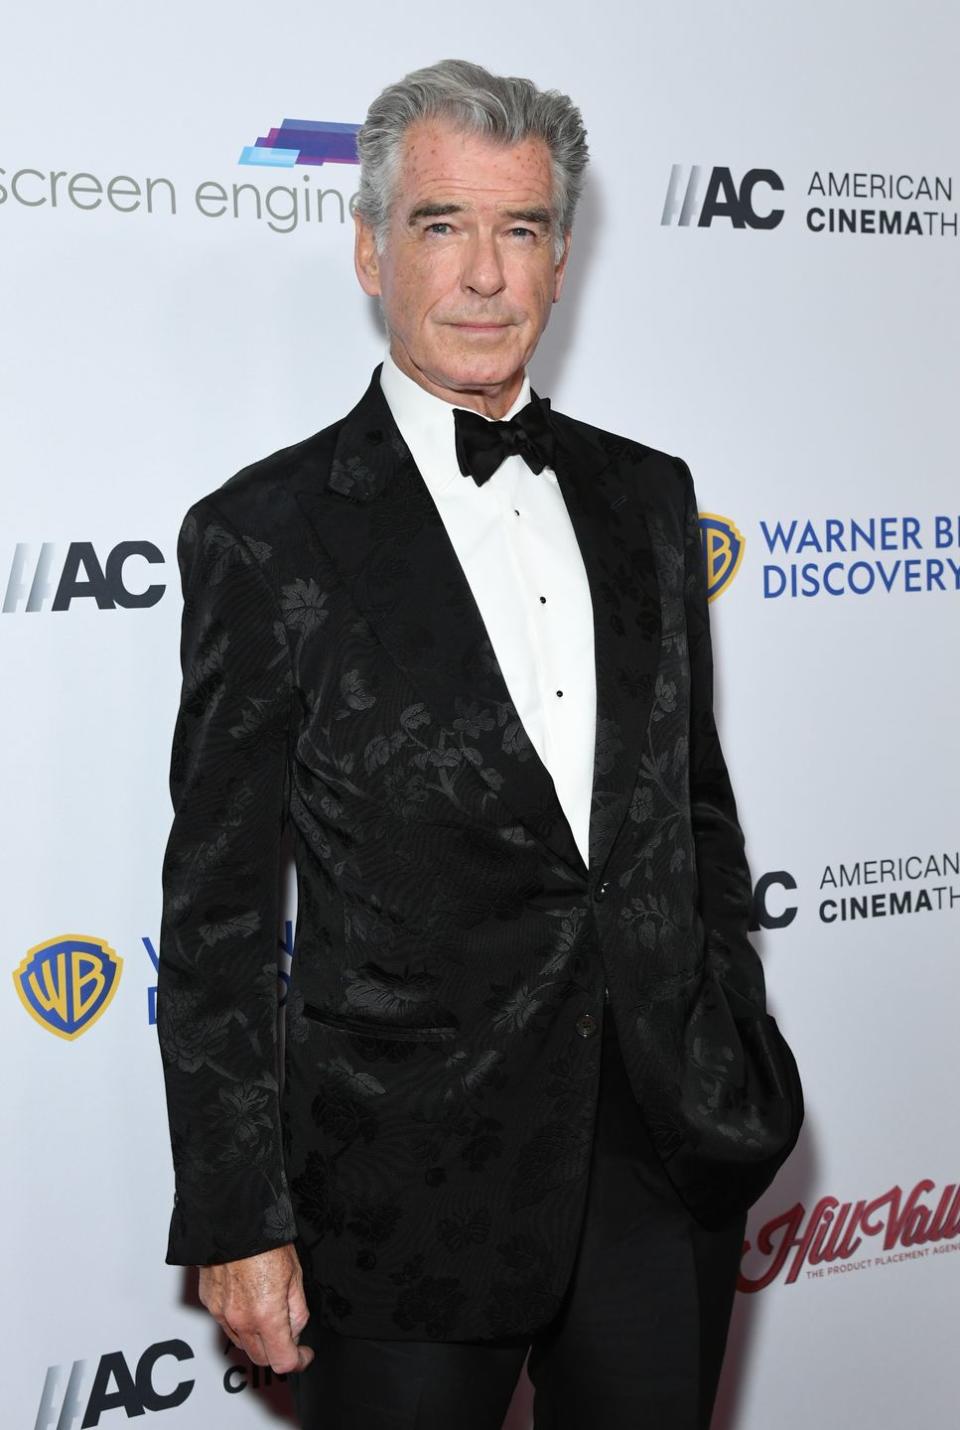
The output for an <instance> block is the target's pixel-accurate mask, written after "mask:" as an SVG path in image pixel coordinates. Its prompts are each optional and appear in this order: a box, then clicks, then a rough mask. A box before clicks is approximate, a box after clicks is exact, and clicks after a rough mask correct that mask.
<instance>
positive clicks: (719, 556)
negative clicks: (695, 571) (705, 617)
mask: <svg viewBox="0 0 960 1430" xmlns="http://www.w3.org/2000/svg"><path fill="white" fill-rule="evenodd" d="M700 541H701V544H702V546H703V564H704V566H705V567H706V571H707V600H708V601H712V600H713V598H714V597H715V596H719V595H720V594H721V592H722V591H725V590H726V589H727V587H728V586H729V585H730V582H731V581H732V580H733V578H734V576H736V574H737V570H738V568H739V566H740V562H741V561H742V560H743V548H744V545H745V544H746V543H745V538H744V536H743V534H742V532H739V531H738V530H737V528H736V527H735V526H734V524H733V522H732V521H731V520H730V519H729V517H726V516H717V515H716V514H715V513H714V512H712V511H702V512H701V513H700Z"/></svg>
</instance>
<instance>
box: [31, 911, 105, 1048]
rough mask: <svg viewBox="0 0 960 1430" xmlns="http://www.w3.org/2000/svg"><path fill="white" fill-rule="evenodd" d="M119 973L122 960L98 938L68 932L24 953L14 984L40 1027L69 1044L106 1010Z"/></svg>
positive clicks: (36, 945)
mask: <svg viewBox="0 0 960 1430" xmlns="http://www.w3.org/2000/svg"><path fill="white" fill-rule="evenodd" d="M122 969H123V959H122V958H120V956H119V955H118V954H117V953H116V952H115V951H114V950H113V949H112V948H111V947H110V945H109V944H108V943H106V942H105V941H104V940H103V939H100V938H87V937H85V936H84V935H83V934H74V933H67V934H60V935H58V937H57V938H51V939H47V941H46V943H38V944H35V945H34V947H33V948H31V949H29V950H28V951H27V956H26V958H25V959H24V960H23V962H22V963H21V964H20V966H19V968H17V970H16V971H15V973H14V975H13V983H14V987H15V988H16V990H17V996H18V997H19V999H20V1002H21V1003H22V1004H23V1006H24V1008H26V1010H27V1012H28V1013H29V1014H30V1017H31V1018H33V1019H34V1021H35V1022H37V1023H39V1024H40V1026H41V1028H46V1030H47V1032H49V1033H55V1034H56V1036H57V1037H58V1038H66V1039H68V1040H70V1041H72V1040H73V1039H74V1038H78V1037H79V1036H80V1034H81V1033H85V1032H86V1031H87V1029H88V1028H90V1027H92V1026H93V1024H94V1023H95V1022H96V1021H97V1019H98V1018H99V1017H100V1015H101V1014H102V1013H104V1012H105V1011H106V1009H107V1007H108V1006H109V1004H110V1000H111V999H112V998H113V995H114V993H116V991H117V984H118V983H119V982H120V973H121V971H122Z"/></svg>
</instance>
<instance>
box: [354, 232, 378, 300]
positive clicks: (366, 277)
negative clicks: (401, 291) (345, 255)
mask: <svg viewBox="0 0 960 1430" xmlns="http://www.w3.org/2000/svg"><path fill="white" fill-rule="evenodd" d="M353 222H354V226H355V230H356V232H355V236H354V243H353V266H354V268H355V269H356V270H357V277H358V279H359V280H360V287H361V288H362V289H363V291H364V293H369V295H370V297H371V298H379V296H380V255H379V254H378V253H377V245H376V242H375V240H374V236H373V229H372V228H371V227H370V225H369V224H366V223H364V221H363V219H362V218H361V217H360V215H359V214H358V213H355V214H354V216H353Z"/></svg>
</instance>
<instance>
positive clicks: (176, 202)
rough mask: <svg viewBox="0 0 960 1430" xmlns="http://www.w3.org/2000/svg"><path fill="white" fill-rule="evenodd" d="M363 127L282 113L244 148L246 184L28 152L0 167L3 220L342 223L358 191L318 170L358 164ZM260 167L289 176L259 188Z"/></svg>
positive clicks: (277, 226) (279, 228)
mask: <svg viewBox="0 0 960 1430" xmlns="http://www.w3.org/2000/svg"><path fill="white" fill-rule="evenodd" d="M359 129H360V126H359V124H345V123H341V122H339V121H333V120H326V119H324V120H316V119H284V120H282V121H281V123H280V124H279V125H278V126H277V127H276V128H272V129H269V130H268V131H267V133H266V134H264V135H260V136H259V137H258V138H257V139H256V141H255V142H254V143H253V144H248V145H244V146H243V147H242V148H241V151H240V155H239V158H238V159H237V160H236V161H235V162H237V163H239V164H242V165H244V166H245V167H246V168H247V170H248V174H247V175H246V176H245V178H244V179H243V180H242V181H241V182H232V181H230V180H228V179H227V178H225V177H217V178H211V177H201V176H198V175H193V176H192V177H191V178H189V179H186V178H176V179H175V178H173V177H171V176H170V175H168V174H104V173H102V172H97V171H96V170H95V169H93V168H90V169H83V170H74V171H71V170H68V169H63V168H57V167H56V166H55V165H53V164H50V163H49V162H46V163H43V162H40V163H38V162H36V160H35V159H33V158H32V157H31V158H29V159H27V160H26V161H25V162H23V163H16V164H8V165H6V166H4V167H0V220H2V219H3V218H4V217H7V216H12V215H14V214H16V213H18V212H19V213H22V214H23V215H24V217H25V218H29V219H30V220H31V221H32V220H34V219H46V220H48V221H49V220H52V219H56V218H58V217H60V216H62V215H64V214H75V213H78V212H80V213H90V214H94V213H95V214H97V215H98V216H99V218H100V219H101V220H102V219H104V218H110V217H113V216H115V215H118V214H124V215H127V214H134V215H136V216H137V218H138V219H139V220H140V221H144V222H145V221H148V220H151V219H155V220H156V221H157V222H163V221H170V220H181V221H182V220H184V219H191V218H197V217H199V218H200V219H202V220H204V221H210V220H219V219H223V220H224V221H226V222H227V223H229V222H237V223H260V224H263V225H264V227H266V228H268V229H269V230H270V231H271V232H272V233H282V234H289V233H294V232H296V231H298V230H300V229H304V228H317V227H318V226H320V225H325V226H326V227H327V228H329V227H330V226H331V225H333V226H335V227H337V228H340V227H342V226H343V225H344V224H346V223H347V222H348V221H349V220H351V219H352V217H353V211H354V205H355V201H356V197H357V196H356V194H355V193H349V192H345V191H344V190H343V189H341V188H338V187H335V186H333V185H330V186H326V185H324V184H323V182H322V179H323V174H322V172H321V171H322V170H324V169H325V168H328V166H334V167H335V169H339V170H340V172H341V173H342V172H343V171H344V170H345V169H348V168H349V167H350V166H351V165H352V166H356V165H357V164H358V162H359V159H358V155H357V133H358V131H359ZM234 153H236V151H234ZM2 158H3V155H2V154H0V159H2ZM231 162H234V161H232V160H231ZM257 169H260V170H277V169H281V170H286V171H288V174H287V175H286V176H285V177H287V178H288V179H289V182H283V183H280V182H275V183H272V184H270V186H269V187H261V185H260V184H259V183H255V182H253V178H254V173H253V171H254V170H257ZM290 171H292V172H290ZM125 222H127V223H129V222H130V220H129V219H125Z"/></svg>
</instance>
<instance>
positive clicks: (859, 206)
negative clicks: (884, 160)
mask: <svg viewBox="0 0 960 1430" xmlns="http://www.w3.org/2000/svg"><path fill="white" fill-rule="evenodd" d="M786 192H787V186H786V184H785V182H784V180H783V179H782V178H781V176H780V174H779V173H778V172H777V171H776V169H771V168H767V167H758V168H749V169H743V170H734V169H732V168H729V167H727V166H726V165H723V164H716V165H714V166H713V167H711V168H708V167H707V166H706V165H704V164H691V165H689V166H687V165H686V164H673V165H672V166H671V169H670V177H669V179H668V180H667V188H666V194H665V196H664V201H663V209H662V211H661V214H660V223H661V225H662V226H667V225H676V226H677V227H679V228H712V227H714V226H715V225H716V226H719V227H723V226H729V227H731V228H735V229H766V230H772V229H775V228H779V227H780V226H781V224H783V223H784V221H785V220H786V222H787V224H788V225H789V223H790V221H791V215H792V214H794V213H798V214H799V217H800V218H801V219H802V221H803V223H804V226H805V228H806V229H807V231H808V232H809V233H814V234H818V235H819V234H856V235H860V236H875V237H892V238H956V237H957V230H958V221H957V211H956V209H953V208H951V207H949V205H952V203H953V179H952V178H950V177H948V176H944V175H941V174H923V173H920V174H905V173H900V174H894V173H880V172H873V171H867V170H850V169H843V170H833V169H814V170H813V172H812V173H811V174H810V176H809V177H808V178H807V179H805V180H804V181H803V183H802V184H801V185H798V186H796V188H795V189H794V192H800V193H802V195H803V201H802V203H801V204H799V205H797V206H795V207H794V208H793V209H791V208H790V207H789V199H781V195H784V194H785V193H786Z"/></svg>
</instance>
